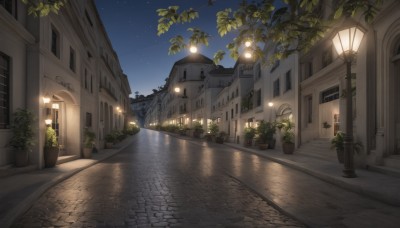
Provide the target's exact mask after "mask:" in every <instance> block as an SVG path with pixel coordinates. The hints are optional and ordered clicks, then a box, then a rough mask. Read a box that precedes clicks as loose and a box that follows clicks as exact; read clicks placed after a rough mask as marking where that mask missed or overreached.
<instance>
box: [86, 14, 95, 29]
mask: <svg viewBox="0 0 400 228" xmlns="http://www.w3.org/2000/svg"><path fill="white" fill-rule="evenodd" d="M85 16H86V20H87V21H88V22H89V25H90V26H91V27H93V22H92V20H91V19H90V16H89V13H88V11H87V10H85Z"/></svg>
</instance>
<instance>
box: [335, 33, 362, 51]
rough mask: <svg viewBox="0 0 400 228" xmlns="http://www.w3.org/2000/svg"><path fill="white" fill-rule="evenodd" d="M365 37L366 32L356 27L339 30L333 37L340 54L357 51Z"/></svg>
mask: <svg viewBox="0 0 400 228" xmlns="http://www.w3.org/2000/svg"><path fill="white" fill-rule="evenodd" d="M363 37H364V32H362V31H361V30H360V29H358V28H356V27H352V28H347V29H344V30H342V31H339V32H338V33H337V34H336V36H335V37H334V38H333V39H332V42H333V45H334V46H335V49H336V51H337V53H338V55H342V54H343V53H344V54H347V53H356V52H357V51H358V48H359V47H360V44H361V41H362V39H363Z"/></svg>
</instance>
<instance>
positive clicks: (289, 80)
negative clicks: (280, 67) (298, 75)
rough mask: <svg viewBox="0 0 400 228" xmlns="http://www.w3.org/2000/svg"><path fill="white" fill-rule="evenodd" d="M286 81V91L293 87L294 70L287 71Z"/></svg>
mask: <svg viewBox="0 0 400 228" xmlns="http://www.w3.org/2000/svg"><path fill="white" fill-rule="evenodd" d="M285 82H286V87H285V91H288V90H291V89H292V71H290V70H289V71H288V72H286V77H285Z"/></svg>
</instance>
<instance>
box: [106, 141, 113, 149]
mask: <svg viewBox="0 0 400 228" xmlns="http://www.w3.org/2000/svg"><path fill="white" fill-rule="evenodd" d="M113 145H114V143H112V142H106V149H111V148H112V147H113Z"/></svg>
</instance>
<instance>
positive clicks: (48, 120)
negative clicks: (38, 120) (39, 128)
mask: <svg viewBox="0 0 400 228" xmlns="http://www.w3.org/2000/svg"><path fill="white" fill-rule="evenodd" d="M44 122H45V123H46V125H50V124H51V123H52V122H53V120H52V119H45V120H44Z"/></svg>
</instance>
